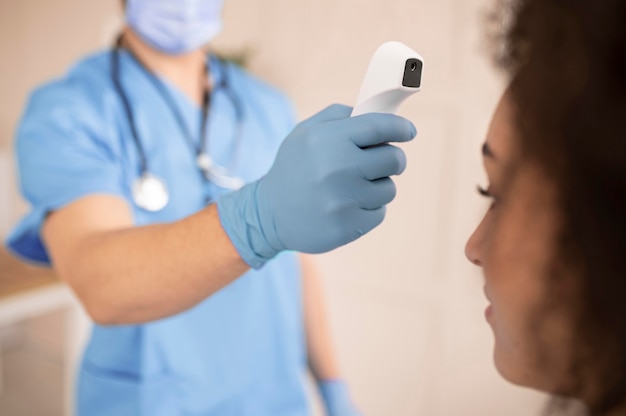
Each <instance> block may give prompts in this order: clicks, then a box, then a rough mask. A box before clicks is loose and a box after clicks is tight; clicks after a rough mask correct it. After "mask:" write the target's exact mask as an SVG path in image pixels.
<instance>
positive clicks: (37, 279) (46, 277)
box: [0, 246, 59, 299]
mask: <svg viewBox="0 0 626 416" xmlns="http://www.w3.org/2000/svg"><path fill="white" fill-rule="evenodd" d="M58 283H59V279H58V278H57V276H56V275H55V274H54V272H53V271H52V269H50V268H44V267H36V266H32V265H29V264H26V263H24V262H23V261H21V260H19V259H17V258H15V256H13V255H11V254H10V253H8V252H7V250H6V248H4V247H2V246H0V299H3V298H7V297H11V296H16V295H21V294H24V293H27V292H30V291H33V290H36V289H40V288H42V287H44V286H50V285H54V284H58Z"/></svg>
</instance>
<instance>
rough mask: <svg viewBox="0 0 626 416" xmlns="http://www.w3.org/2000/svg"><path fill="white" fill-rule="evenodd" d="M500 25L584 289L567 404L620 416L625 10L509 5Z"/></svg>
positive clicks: (625, 227)
mask: <svg viewBox="0 0 626 416" xmlns="http://www.w3.org/2000/svg"><path fill="white" fill-rule="evenodd" d="M497 15H498V16H499V18H498V19H492V20H491V22H492V23H493V22H497V24H498V25H499V26H500V29H503V30H500V36H499V37H498V39H497V41H498V42H497V44H496V48H495V49H494V50H495V51H496V61H497V64H498V66H499V67H500V68H503V69H504V70H505V71H507V73H508V74H509V75H510V77H511V80H512V82H511V88H510V93H511V98H512V100H513V102H514V105H515V107H516V123H517V125H516V128H517V131H519V133H520V134H519V135H520V140H519V143H520V149H521V158H522V161H528V162H531V163H534V164H536V165H537V166H539V167H540V168H541V169H542V170H543V172H544V173H545V174H546V175H547V177H548V178H549V179H550V180H552V181H553V182H554V183H555V184H556V185H557V188H558V189H559V191H558V192H559V205H560V206H559V207H558V209H559V211H560V213H561V216H562V218H563V221H564V222H563V228H562V232H561V236H560V246H559V252H558V253H557V258H558V261H559V262H560V263H562V264H565V265H567V266H568V268H569V271H570V272H571V273H570V276H569V277H570V278H571V275H573V276H574V278H575V279H576V281H577V283H578V286H580V288H581V291H580V293H581V295H580V299H579V300H578V301H577V302H575V305H571V307H572V309H575V311H574V312H573V316H574V318H573V319H574V321H575V322H574V328H575V332H576V337H577V342H576V343H575V345H573V347H574V348H575V349H576V351H575V353H576V359H575V362H573V363H572V365H571V378H572V379H573V380H574V382H575V384H574V385H573V386H569V387H568V390H567V391H564V392H563V394H564V395H565V396H568V397H575V398H579V399H584V400H585V402H586V404H587V408H588V409H587V411H586V412H587V414H589V415H592V416H596V415H597V416H600V415H602V416H606V415H614V414H623V413H619V412H626V410H625V408H626V403H625V402H626V0H508V1H505V0H501V1H500V3H499V7H498V13H497ZM558 278H559V277H558V276H557V277H555V279H558ZM555 403H556V400H555ZM618 409H619V410H618ZM616 411H617V413H615V412H616ZM624 414H626V413H624Z"/></svg>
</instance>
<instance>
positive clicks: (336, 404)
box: [319, 380, 361, 416]
mask: <svg viewBox="0 0 626 416" xmlns="http://www.w3.org/2000/svg"><path fill="white" fill-rule="evenodd" d="M319 390H320V394H321V396H322V402H323V403H324V408H325V409H326V414H327V415H328V416H361V412H360V411H359V410H358V409H357V408H356V407H355V406H354V403H353V402H352V398H351V397H350V390H349V389H348V385H347V384H346V382H345V381H343V380H326V381H322V382H320V383H319Z"/></svg>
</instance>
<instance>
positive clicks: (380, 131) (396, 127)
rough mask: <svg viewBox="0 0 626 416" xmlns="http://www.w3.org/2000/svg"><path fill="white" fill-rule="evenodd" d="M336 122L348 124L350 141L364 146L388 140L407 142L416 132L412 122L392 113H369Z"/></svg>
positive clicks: (387, 141)
mask: <svg viewBox="0 0 626 416" xmlns="http://www.w3.org/2000/svg"><path fill="white" fill-rule="evenodd" d="M338 123H345V124H347V125H349V127H347V128H346V130H347V131H349V132H350V137H351V139H352V141H353V142H354V143H355V144H356V145H357V146H359V147H361V148H365V147H370V146H376V145H378V144H383V143H389V142H408V141H410V140H412V139H413V138H414V137H415V135H416V134H417V130H416V129H415V126H414V125H413V123H411V122H410V121H409V120H407V119H405V118H402V117H398V116H396V115H393V114H382V113H370V114H363V115H360V116H357V117H352V118H349V119H346V120H340V121H338Z"/></svg>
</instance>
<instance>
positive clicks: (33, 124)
mask: <svg viewBox="0 0 626 416" xmlns="http://www.w3.org/2000/svg"><path fill="white" fill-rule="evenodd" d="M90 104H92V105H90ZM111 129H112V127H111V126H107V123H106V120H105V115H104V114H103V113H102V112H101V111H100V112H99V111H96V110H95V106H94V105H93V103H90V102H89V100H87V99H85V95H84V94H82V95H81V94H80V93H77V92H76V91H73V89H72V88H71V87H68V86H62V85H53V86H49V87H46V88H44V89H43V90H42V91H39V92H38V93H35V94H34V95H33V97H32V98H31V100H30V102H29V105H28V107H27V110H26V113H25V116H24V118H23V120H22V122H21V124H20V126H19V129H18V133H17V141H16V159H17V165H18V176H19V179H20V186H21V191H22V195H23V196H24V197H25V199H26V200H27V201H28V202H29V203H30V204H31V206H32V208H31V211H30V213H29V214H28V215H27V216H26V217H25V218H24V219H23V221H22V222H21V223H20V224H19V225H18V226H17V228H16V229H15V230H14V231H13V232H12V233H11V235H10V236H9V239H8V241H7V245H8V248H9V249H11V250H12V251H13V252H14V253H15V254H17V255H18V256H20V257H22V258H24V259H26V260H30V261H33V262H37V263H44V264H50V259H49V257H48V254H47V252H46V249H45V247H44V245H43V242H42V241H41V237H40V230H41V226H42V224H43V221H44V220H45V218H46V216H47V215H48V214H49V213H50V212H52V211H55V210H58V209H59V208H62V207H64V206H66V205H68V204H70V203H71V202H74V201H76V200H78V199H80V198H82V197H85V196H88V195H93V194H110V195H116V196H121V197H124V194H125V193H124V188H123V181H122V174H121V163H120V161H119V157H117V156H116V151H115V146H114V143H112V140H113V139H112V137H111V134H110V133H111Z"/></svg>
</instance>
